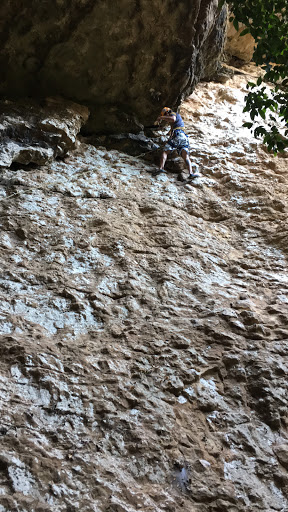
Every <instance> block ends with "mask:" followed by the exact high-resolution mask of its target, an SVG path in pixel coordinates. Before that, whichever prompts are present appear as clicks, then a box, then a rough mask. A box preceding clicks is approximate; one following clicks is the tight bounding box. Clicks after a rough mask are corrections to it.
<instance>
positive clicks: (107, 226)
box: [0, 71, 288, 512]
mask: <svg viewBox="0 0 288 512" xmlns="http://www.w3.org/2000/svg"><path fill="white" fill-rule="evenodd" d="M247 73H248V71H247ZM253 73H254V71H253V72H252V74H253ZM247 78H248V79H249V77H247V74H246V75H245V80H243V81H242V79H241V75H239V74H238V75H237V76H236V75H235V77H234V78H232V79H230V80H229V81H227V82H226V84H225V86H223V84H221V83H217V84H215V83H212V82H209V83H204V82H201V83H200V84H198V86H197V88H196V90H195V92H194V94H193V96H192V97H190V98H188V99H187V101H186V102H185V104H183V106H182V107H181V113H182V115H183V117H184V119H185V123H186V130H187V133H188V135H189V138H190V145H191V158H192V160H193V162H195V163H197V164H198V166H199V168H200V171H201V178H198V179H197V180H195V181H194V182H192V183H190V184H187V183H186V184H185V182H181V183H180V182H179V181H178V180H177V174H176V173H170V172H168V173H167V174H162V175H160V176H158V177H153V176H152V175H151V172H152V171H153V170H154V169H155V166H153V165H152V164H150V163H147V162H146V161H144V160H143V159H141V158H138V157H136V156H132V155H127V154H125V153H122V152H121V151H118V150H111V151H109V150H107V149H106V148H105V147H103V146H97V147H95V146H93V145H91V144H88V143H85V142H82V143H81V144H79V145H77V148H76V149H75V151H73V152H70V155H69V156H67V157H66V158H65V159H64V160H59V159H58V160H56V161H53V162H51V163H46V164H45V165H42V166H41V167H40V166H38V165H31V166H24V165H22V166H21V165H18V166H17V167H16V168H15V166H14V167H13V166H12V168H8V167H3V168H2V169H1V171H0V222H1V231H0V266H1V276H0V334H1V339H0V410H1V416H0V443H1V450H0V510H1V512H11V511H16V510H17V511H21V512H68V511H69V512H78V511H81V512H139V511H141V512H163V511H165V512H272V511H278V512H286V511H287V510H288V448H287V446H288V442H287V440H288V417H287V410H288V381H287V372H288V328H287V312H288V279H287V275H288V274H287V270H288V265H287V254H288V228H287V220H288V200H287V197H288V178H287V162H288V159H287V153H285V154H283V155H279V156H278V157H276V158H274V156H273V155H269V154H268V153H267V152H266V151H265V150H264V149H263V147H262V146H261V144H260V142H259V141H258V140H254V139H252V138H251V134H250V131H249V130H248V129H247V128H243V127H242V124H243V121H245V120H246V119H247V118H246V117H245V116H247V114H244V113H243V104H244V96H245V94H246V79H247ZM250 79H251V75H250Z"/></svg>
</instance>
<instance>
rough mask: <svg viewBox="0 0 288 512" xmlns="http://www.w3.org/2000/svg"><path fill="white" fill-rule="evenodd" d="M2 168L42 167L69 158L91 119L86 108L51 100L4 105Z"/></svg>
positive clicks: (0, 117) (0, 122)
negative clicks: (16, 165) (83, 127)
mask: <svg viewBox="0 0 288 512" xmlns="http://www.w3.org/2000/svg"><path fill="white" fill-rule="evenodd" d="M0 109H1V114H0V167H5V166H6V167H10V165H11V164H12V163H13V162H17V163H19V164H25V165H27V164H30V163H34V164H39V165H42V164H44V163H46V162H49V161H52V160H53V159H55V158H57V157H63V156H65V155H66V154H67V153H68V151H69V150H71V149H73V148H75V145H76V137H77V134H78V133H79V131H80V128H81V126H82V124H83V123H85V122H86V121H87V119H88V115H89V112H88V109H87V108H86V107H84V106H82V105H77V104H75V103H72V102H69V101H64V100H62V99H60V98H48V99H47V100H46V101H45V105H42V106H40V105H39V104H38V103H37V102H33V101H27V100H26V101H25V102H22V103H12V102H11V101H6V102H1V103H0Z"/></svg>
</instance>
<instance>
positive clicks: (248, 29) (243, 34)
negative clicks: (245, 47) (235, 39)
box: [240, 27, 250, 36]
mask: <svg viewBox="0 0 288 512" xmlns="http://www.w3.org/2000/svg"><path fill="white" fill-rule="evenodd" d="M246 34H250V28H249V27H247V28H244V30H242V32H240V36H246Z"/></svg>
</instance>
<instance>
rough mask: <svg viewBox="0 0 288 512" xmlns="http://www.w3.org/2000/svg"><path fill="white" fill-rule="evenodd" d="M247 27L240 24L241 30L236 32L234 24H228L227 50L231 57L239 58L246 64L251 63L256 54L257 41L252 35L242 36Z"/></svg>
mask: <svg viewBox="0 0 288 512" xmlns="http://www.w3.org/2000/svg"><path fill="white" fill-rule="evenodd" d="M245 28H246V27H245V25H243V23H239V30H236V29H235V27H234V26H233V23H228V24H227V39H226V43H225V50H226V52H227V54H228V55H229V56H231V57H237V58H238V59H240V60H243V61H244V62H250V61H251V59H252V56H253V53H254V47H255V39H254V37H252V36H251V34H245V35H244V36H240V34H241V32H242V30H244V29H245Z"/></svg>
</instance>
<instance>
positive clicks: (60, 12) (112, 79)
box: [0, 0, 225, 132]
mask: <svg viewBox="0 0 288 512" xmlns="http://www.w3.org/2000/svg"><path fill="white" fill-rule="evenodd" d="M217 4H218V2H217V0H180V1H177V2H175V1H174V0H166V1H163V0H142V1H140V0H122V1H121V2H115V1H114V0H107V1H105V2H97V1H96V0H81V1H80V0H71V1H69V2H68V1H67V0H53V1H51V0H49V1H41V2H39V1H38V0H29V2H28V0H22V1H21V2H19V1H18V0H11V1H10V2H6V3H3V5H2V6H1V8H0V20H1V28H0V34H1V36H0V48H1V50H0V64H1V65H0V70H1V71H0V73H1V76H0V94H2V95H6V96H8V97H10V96H25V95H32V96H36V95H40V96H41V95H47V94H49V95H51V94H53V95H54V94H60V95H63V96H65V97H68V98H70V99H73V100H75V101H77V102H79V103H83V104H86V105H87V106H88V107H90V110H91V115H90V129H91V130H98V131H99V130H100V131H112V132H115V131H117V130H118V131H124V130H126V131H129V130H131V129H137V125H138V124H139V123H144V124H145V123H150V124H151V122H153V121H154V119H155V114H156V113H158V111H159V109H160V107H161V106H162V105H163V104H168V105H171V106H177V105H179V103H180V100H181V99H182V98H183V97H184V96H185V95H187V94H188V93H189V92H191V91H192V89H193V87H194V86H195V84H196V83H197V82H198V81H199V79H200V76H201V74H203V72H204V74H205V71H204V70H205V68H206V66H208V67H209V73H211V69H213V67H215V68H216V67H217V61H218V56H219V53H221V50H222V44H223V27H224V26H225V15H223V13H222V14H220V18H219V13H218V11H217ZM211 48H213V51H211ZM215 50H216V51H215ZM211 66H212V67H211Z"/></svg>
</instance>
